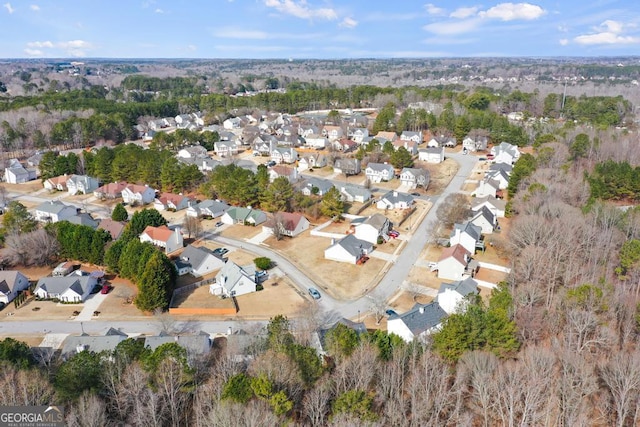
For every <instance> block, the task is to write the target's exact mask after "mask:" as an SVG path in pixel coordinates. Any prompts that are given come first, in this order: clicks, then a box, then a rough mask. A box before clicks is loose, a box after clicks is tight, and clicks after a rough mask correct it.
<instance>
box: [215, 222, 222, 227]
mask: <svg viewBox="0 0 640 427" xmlns="http://www.w3.org/2000/svg"><path fill="white" fill-rule="evenodd" d="M223 225H224V223H223V222H222V221H218V222H216V227H222V226H223Z"/></svg>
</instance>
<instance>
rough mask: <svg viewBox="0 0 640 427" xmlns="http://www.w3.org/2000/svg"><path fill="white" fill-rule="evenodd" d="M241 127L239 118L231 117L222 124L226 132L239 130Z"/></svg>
mask: <svg viewBox="0 0 640 427" xmlns="http://www.w3.org/2000/svg"><path fill="white" fill-rule="evenodd" d="M241 125H242V119H240V118H239V117H232V118H229V119H227V120H225V121H224V122H222V127H224V128H225V129H227V130H231V129H240V126H241Z"/></svg>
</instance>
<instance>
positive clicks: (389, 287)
mask: <svg viewBox="0 0 640 427" xmlns="http://www.w3.org/2000/svg"><path fill="white" fill-rule="evenodd" d="M448 157H450V158H452V159H454V160H456V161H457V162H458V164H459V165H460V168H459V170H458V173H457V174H456V176H455V177H453V179H452V180H451V182H450V184H449V185H448V186H447V188H446V189H445V190H444V191H443V193H442V194H441V195H440V196H437V197H430V200H431V202H432V203H433V206H432V208H431V209H430V211H429V212H428V213H427V215H426V216H425V217H424V219H423V220H422V222H421V223H420V224H419V225H418V226H417V228H416V229H415V231H414V233H413V236H412V238H411V239H409V240H408V241H407V245H406V246H405V248H404V250H403V251H402V253H401V255H400V256H399V257H398V259H397V260H396V262H395V263H393V264H391V266H390V268H389V270H388V271H386V272H384V273H385V275H384V277H383V278H382V279H381V281H380V283H379V284H378V286H377V287H376V289H375V290H374V291H373V292H370V293H368V294H366V295H363V296H362V297H360V298H358V299H355V300H351V301H342V300H336V299H334V298H332V297H331V296H330V295H329V294H327V293H326V292H322V289H321V287H320V286H319V285H318V284H317V283H315V282H314V281H313V280H312V279H311V278H309V277H308V276H307V275H306V274H305V273H304V272H302V271H301V270H300V269H298V268H297V267H296V266H295V265H294V264H293V263H291V262H290V261H289V260H288V259H286V258H284V257H283V256H281V255H279V254H278V253H275V252H273V251H271V250H269V249H268V248H266V247H264V246H260V245H255V244H252V243H249V242H246V241H240V240H235V239H229V238H226V237H222V236H220V235H219V234H218V232H217V231H216V230H214V231H212V232H208V233H206V234H205V236H204V238H206V239H210V240H213V241H216V242H219V243H221V244H224V245H226V246H230V247H235V248H240V249H247V250H249V251H251V252H254V253H255V254H257V255H259V256H266V257H269V258H271V259H272V260H273V261H275V262H276V263H277V264H278V267H279V268H280V269H281V270H282V271H284V272H286V274H287V276H288V277H289V278H290V279H291V281H292V282H293V283H294V284H295V285H296V286H297V287H298V289H299V290H300V291H301V292H302V293H305V294H306V293H307V289H308V288H309V287H312V286H313V287H316V288H318V289H320V291H321V293H322V298H321V299H320V300H317V301H316V303H317V304H318V305H319V306H320V307H321V308H322V309H323V310H324V311H325V312H326V313H327V317H328V318H333V319H338V318H340V317H346V318H356V317H357V316H359V315H360V314H361V313H366V312H369V311H370V309H371V306H372V303H373V302H374V301H381V300H384V301H386V300H387V299H388V298H389V297H391V296H392V295H393V294H394V293H395V292H396V290H397V289H398V288H399V287H400V285H401V284H402V282H403V281H404V280H405V278H406V276H407V274H408V273H409V271H411V268H412V267H413V266H414V265H415V264H416V261H417V260H418V257H419V255H420V252H421V251H422V249H423V248H424V245H425V243H426V241H427V235H428V227H429V225H430V223H432V221H433V220H435V219H436V210H437V208H438V206H439V205H440V203H442V200H444V199H445V198H446V197H447V196H448V195H449V194H452V193H456V192H458V191H460V189H461V188H462V186H463V184H464V181H465V179H466V178H467V177H468V176H469V175H470V173H471V171H472V170H473V168H474V166H475V165H476V163H477V158H476V157H475V156H468V155H466V156H465V155H461V154H450V155H449V156H448ZM34 199H35V197H34ZM70 323H72V322H69V321H33V322H24V321H23V322H19V323H18V322H12V321H5V322H0V335H1V334H7V333H15V334H42V333H43V332H44V331H46V332H52V333H68V332H77V333H80V332H82V330H84V332H86V333H96V334H97V333H103V332H104V331H106V330H107V329H108V328H109V327H114V328H119V329H122V330H124V331H126V332H127V333H144V332H146V333H149V332H159V331H160V330H161V326H160V323H159V322H156V321H154V320H153V319H150V320H148V321H146V320H145V321H123V322H112V321H108V322H107V321H102V320H97V319H96V320H91V321H89V322H73V323H72V325H73V326H72V325H71V324H70ZM78 323H81V325H78ZM179 324H180V325H182V326H183V327H184V328H185V329H187V330H193V331H196V330H203V331H206V332H208V333H212V334H215V333H225V332H227V329H228V328H229V327H230V326H231V327H238V325H244V326H245V327H246V326H252V325H255V326H262V325H264V324H266V321H251V322H248V321H237V320H228V321H185V322H180V323H179ZM75 329H78V331H75Z"/></svg>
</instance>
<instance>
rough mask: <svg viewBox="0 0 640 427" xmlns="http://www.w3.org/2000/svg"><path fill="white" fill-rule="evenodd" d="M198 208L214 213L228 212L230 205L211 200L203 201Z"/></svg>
mask: <svg viewBox="0 0 640 427" xmlns="http://www.w3.org/2000/svg"><path fill="white" fill-rule="evenodd" d="M196 207H197V208H198V209H200V210H202V209H208V210H210V211H213V212H218V211H226V210H227V209H229V205H228V204H226V203H225V202H221V201H219V200H210V199H208V200H203V201H201V202H200V203H198V205H197V206H196Z"/></svg>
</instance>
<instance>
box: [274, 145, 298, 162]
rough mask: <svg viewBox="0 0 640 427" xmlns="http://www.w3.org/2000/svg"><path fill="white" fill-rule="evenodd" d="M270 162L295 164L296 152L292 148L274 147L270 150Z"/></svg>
mask: <svg viewBox="0 0 640 427" xmlns="http://www.w3.org/2000/svg"><path fill="white" fill-rule="evenodd" d="M271 160H273V161H274V162H276V163H295V162H296V160H298V152H297V151H296V150H294V149H293V148H283V147H276V148H274V149H273V150H271Z"/></svg>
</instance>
